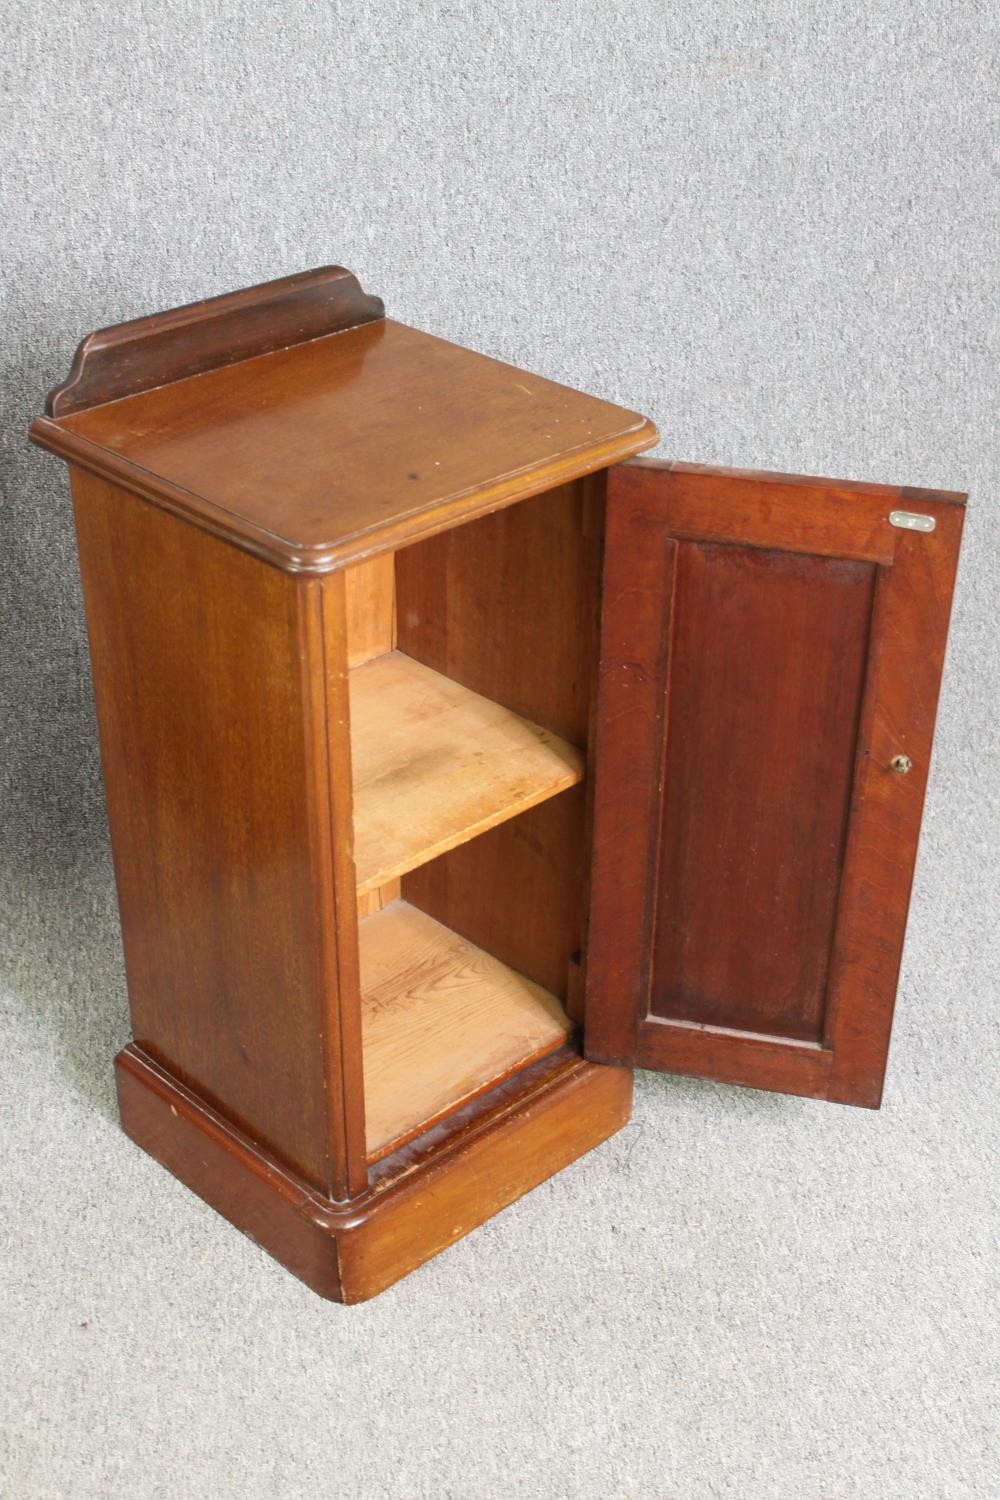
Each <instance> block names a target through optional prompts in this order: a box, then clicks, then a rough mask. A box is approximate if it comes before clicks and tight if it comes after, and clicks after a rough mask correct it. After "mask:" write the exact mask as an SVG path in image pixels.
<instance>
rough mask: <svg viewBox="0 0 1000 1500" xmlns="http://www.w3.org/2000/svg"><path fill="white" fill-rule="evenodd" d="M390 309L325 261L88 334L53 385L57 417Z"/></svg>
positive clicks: (51, 410) (51, 405)
mask: <svg viewBox="0 0 1000 1500" xmlns="http://www.w3.org/2000/svg"><path fill="white" fill-rule="evenodd" d="M383 314H384V308H383V306H382V303H381V302H380V301H379V299H378V298H377V297H368V296H366V295H365V293H364V292H363V291H362V290H361V287H360V286H359V284H358V282H357V279H356V278H355V277H354V276H352V275H351V273H350V271H345V270H344V267H343V266H320V267H318V268H317V269H316V270H314V271H300V272H299V273H298V274H297V275H295V276H285V277H282V278H281V280H279V281H266V282H264V283H263V284H262V285H260V286H253V287H247V288H246V289H245V290H244V291H239V292H227V293H225V294H224V295H223V296H221V297H208V298H206V299H205V300H204V301H202V302H193V303H190V304H189V305H188V306H187V307H177V308H173V309H171V311H169V312H162V313H154V314H153V315H152V316H151V317H147V318H137V319H136V320H135V321H134V322H131V323H118V324H116V325H115V327H113V328H101V329H99V330H98V331H97V332H96V333H91V334H88V335H87V337H86V338H85V339H84V340H83V342H82V343H81V344H80V346H79V347H78V349H77V351H76V354H75V355H74V357H73V366H72V369H71V370H70V374H69V377H68V379H67V380H65V381H64V382H63V384H62V385H57V386H56V387H55V388H54V389H53V390H51V391H50V392H49V396H48V399H47V401H46V403H45V410H46V413H47V414H48V415H49V416H50V417H66V416H69V415H71V414H72V413H73V412H77V411H85V410H86V409H87V408H88V407H92V406H99V405H102V404H103V403H104V402H106V401H120V400H122V399H123V398H125V397H127V396H133V395H136V394H138V393H139V392H140V391H146V390H149V389H151V388H152V387H156V386H164V385H169V384H171V383H172V382H174V381H177V380H185V379H188V378H190V377H191V376H193V375H201V374H203V373H204V372H205V371H206V370H212V369H216V368H218V367H219V366H221V365H229V364H233V363H235V362H237V361H239V360H242V359H249V358H250V357H252V356H254V355H258V354H265V353H269V352H271V351H272V350H274V349H285V348H289V347H290V346H292V345H294V344H301V343H304V342H305V341H306V340H308V339H314V338H318V337H319V336H320V335H322V334H331V333H339V332H343V330H344V329H345V328H354V327H357V326H358V325H359V324H361V323H368V322H371V321H372V320H373V319H376V318H381V317H382V316H383Z"/></svg>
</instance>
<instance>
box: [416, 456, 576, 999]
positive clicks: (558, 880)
mask: <svg viewBox="0 0 1000 1500" xmlns="http://www.w3.org/2000/svg"><path fill="white" fill-rule="evenodd" d="M602 520H603V476H601V475H597V476H593V477H590V478H587V479H583V480H578V481H575V482H574V483H572V484H567V485H562V486H560V487H559V488H558V489H554V490H550V491H548V492H547V493H545V494H543V495H538V496H536V497H535V498H534V499H532V500H527V501H525V502H524V503H523V504H521V505H516V506H512V507H511V508H509V509H507V510H503V511H498V512H497V513H496V514H494V515H490V516H485V517H482V518H480V519H479V520H476V521H470V522H468V523H467V524H466V525H464V526H461V527H457V528H455V529H454V530H452V531H448V532H445V533H443V534H442V535H440V536H436V537H432V538H430V539H429V540H427V541H423V542H419V543H417V544H416V545H415V546H412V547H408V548H406V549H405V550H403V551H401V552H398V553H397V554H396V622H397V623H396V628H397V641H398V646H399V649H400V650H401V651H405V652H406V653H407V654H408V655H410V656H413V657H416V658H417V660H418V661H422V662H424V663H426V665H428V666H430V667H433V668H434V669H435V670H436V671H438V672H443V673H444V674H445V675H446V676H448V677H452V678H454V679H455V680H457V681H458V682H460V683H462V684H463V685H464V686H466V687H469V688H471V689H473V690H474V691H475V692H478V693H482V694H483V695H484V696H486V697H488V698H492V699H494V700H495V701H496V702H498V703H502V704H503V705H504V706H505V707H506V708H509V709H511V710H512V711H513V712H515V713H518V714H523V715H524V717H525V718H527V719H530V720H532V721H533V722H534V723H536V724H540V725H542V726H543V727H544V728H546V729H550V730H553V731H555V733H557V734H559V735H562V736H563V737H564V738H565V739H567V740H569V741H570V742H571V743H573V744H575V745H578V746H581V747H585V746H586V745H587V739H588V731H589V717H590V703H591V693H592V688H593V684H594V679H595V675H596V655H597V617H598V607H599V598H598V590H599V574H600V552H601V529H602V525H601V523H602ZM586 813H587V796H586V792H585V789H584V788H583V787H574V788H572V789H570V790H569V791H564V792H560V793H559V795H558V796H556V797H553V798H552V799H550V800H549V801H547V802H544V803H541V804H540V805H539V806H537V807H535V808H533V809H531V810H530V811H527V812H524V813H521V814H520V815H519V816H517V817H515V818H512V819H510V821H508V822H504V823H501V824H500V825H498V826H497V827H496V828H493V829H491V830H490V831H489V832H487V833H483V834H480V835H479V836H478V837H477V838H475V839H472V840H470V841H469V842H468V843H466V844H463V845H461V846H460V847H459V848H457V849H453V850H452V851H451V852H450V853H448V854H445V855H444V856H442V857H441V858H440V859H436V860H434V861H433V862H432V863H430V864H428V865H425V866H423V867H421V868H420V869H418V870H414V871H412V872H411V873H410V874H408V875H405V876H404V877H403V895H404V897H405V899H406V900H407V901H410V902H411V903H412V904H413V905H415V906H417V907H419V908H420V909H421V910H422V911H425V912H427V913H428V914H429V915H430V916H433V917H435V918H437V920H438V921H439V922H444V923H445V924H446V925H447V926H449V927H452V928H454V930H455V931H456V932H459V933H461V934H462V935H463V937H467V938H468V939H469V940H470V941H471V942H474V943H476V944H478V946H479V947H481V948H484V949H485V950H486V951H487V952H488V953H492V954H494V955H495V956H496V957H497V958H500V959H502V961H503V962H504V963H506V964H509V965H510V966H511V967H512V968H514V969H517V970H518V972H519V973H522V974H526V975H527V976H528V977H529V978H530V979H533V980H534V981H535V982H536V983H537V984H541V985H544V986H545V988H546V989H548V990H551V991H552V993H553V994H556V995H558V996H559V997H560V998H562V999H565V998H566V995H567V978H568V971H569V965H570V961H571V958H572V956H573V955H574V954H576V953H578V951H579V949H580V947H581V945H582V942H583V915H584V914H583V903H584V884H585V861H586V842H585V841H586V833H585V827H586Z"/></svg>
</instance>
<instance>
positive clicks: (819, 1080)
mask: <svg viewBox="0 0 1000 1500" xmlns="http://www.w3.org/2000/svg"><path fill="white" fill-rule="evenodd" d="M964 499H965V497H964V496H962V495H954V494H947V493H941V492H936V491H924V490H907V489H893V488H889V487H887V486H878V485H867V484H849V483H837V482H836V481H833V480H827V479H808V478H801V477H798V476H794V475H784V474H752V473H741V472H736V471H727V470H720V469H707V468H700V467H695V466H691V465H683V464H665V463H659V462H656V461H655V460H641V459H640V460H637V461H634V462H631V463H628V464H621V465H617V466H616V467H614V468H613V469H611V470H610V471H609V475H608V507H607V533H606V552H605V570H604V589H603V604H602V625H601V635H602V640H601V667H600V683H599V692H598V717H597V734H596V747H595V752H596V753H595V757H594V760H595V773H594V774H595V784H594V857H593V878H592V893H591V911H590V925H589V940H588V964H587V1007H586V1023H585V1038H584V1041H585V1051H586V1055H587V1056H588V1057H590V1058H592V1059H594V1060H596V1061H603V1062H618V1063H627V1064H635V1065H637V1066H639V1067H645V1068H657V1069H661V1070H664V1071H669V1072H675V1073H687V1074H694V1075H697V1076H699V1077H705V1078H713V1079H717V1080H722V1081H727V1082H732V1083H741V1084H748V1085H752V1086H754V1087H757V1088H766V1089H776V1090H781V1091H783V1092H787V1093H792V1094H806V1095H810V1096H813V1097H818V1098H828V1099H835V1100H839V1101H841V1102H843V1103H850V1104H862V1105H868V1106H871V1107H873V1108H874V1107H877V1106H878V1104H879V1101H880V1098H881V1092H882V1079H883V1074H884V1071H885V1063H886V1056H887V1052H888V1046H889V1031H890V1026H891V1021H892V1010H893V1003H894V999H895V990H896V982H897V976H898V971H899V961H900V954H901V950H902V944H903V936H904V931H905V926H906V913H907V905H908V901H909V893H910V883H911V879H912V874H913V864H914V859H915V856H916V849H917V839H918V834H919V828H920V815H921V807H922V803H923V797H924V788H925V785H926V779H927V770H928V760H929V756H930V750H931V738H932V733H933V727H934V715H935V709H936V704H937V696H938V686H939V683H940V678H941V669H942V663H943V658H944V649H945V638H946V634H947V628H948V616H949V611H950V605H951V595H952V587H953V583H954V575H955V566H956V561H957V556H958V547H959V538H960V535H961V529H962V519H963V502H964Z"/></svg>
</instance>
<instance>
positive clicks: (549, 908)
mask: <svg viewBox="0 0 1000 1500" xmlns="http://www.w3.org/2000/svg"><path fill="white" fill-rule="evenodd" d="M584 801H585V793H584V788H583V787H582V786H575V787H571V788H570V789H569V791H566V792H560V793H559V795H558V796H557V797H552V798H550V799H549V801H548V802H542V803H540V804H539V805H538V807H533V808H531V809H530V810H529V811H528V812H523V813H521V814H519V816H518V817H516V818H511V819H510V820H509V821H508V822H506V823H500V824H498V825H497V827H496V828H491V829H490V830H489V832H488V833H482V834H480V835H479V836H478V838H474V839H470V840H469V842H468V843H467V844H461V845H459V847H458V848H457V849H452V850H451V851H450V853H448V854H444V855H442V856H441V858H440V859H435V860H432V861H431V863H430V864H426V865H421V867H420V869H418V870H413V871H411V872H410V874H409V875H404V876H403V882H402V889H403V896H404V897H405V899H406V900H407V901H409V902H410V904H411V905H412V906H417V907H419V908H420V910H421V911H424V912H427V914H428V915H429V916H432V917H435V918H436V919H437V920H438V921H439V922H443V923H444V924H445V926H446V927H451V928H452V929H453V930H454V931H455V932H458V933H460V934H461V935H462V937H464V938H468V939H469V941H470V942H472V943H475V944H476V946H477V947H479V948H484V949H485V950H486V952H487V953H492V954H493V956H494V957H495V958H499V959H501V960H502V961H503V962H504V963H505V964H509V965H510V967H511V968H512V969H516V970H517V971H518V973H519V974H525V975H527V977H528V978H529V979H533V980H534V981H535V983H536V984H540V985H542V986H544V988H545V989H547V990H549V991H551V993H552V994H553V995H558V996H559V998H560V999H561V1000H565V999H566V990H567V977H568V962H569V959H570V956H571V955H572V954H573V953H574V952H576V951H577V950H578V949H579V948H580V945H581V943H582V940H583V928H582V922H583V878H584V858H585V849H584Z"/></svg>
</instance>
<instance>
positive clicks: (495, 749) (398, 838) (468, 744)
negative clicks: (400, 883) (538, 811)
mask: <svg viewBox="0 0 1000 1500" xmlns="http://www.w3.org/2000/svg"><path fill="white" fill-rule="evenodd" d="M350 697H351V742H352V763H353V776H354V857H355V863H356V867H357V887H358V893H359V894H364V893H365V892H366V891H369V890H371V889H373V888H374V887H376V886H379V885H382V884H383V883H384V882H385V881H388V880H391V879H392V878H393V877H394V876H397V875H401V874H403V873H404V872H405V871H407V870H411V869H413V868H414V866H415V865H418V864H422V863H424V862H425V861H426V860H429V859H433V858H434V857H435V856H436V855H438V854H442V853H444V851H445V850H447V849H451V848H453V847H454V846H455V845H456V844H459V843H461V842H463V841H464V840H466V839H469V838H472V837H474V836H475V835H476V834H479V833H482V832H484V831H485V830H486V829H488V828H492V827H493V826H494V825H495V824H497V823H499V822H501V821H502V820H503V819H505V818H511V817H514V816H515V814H517V813H518V812H522V811H523V810H524V809H526V808H529V807H533V806H534V805H535V804H536V803H538V802H541V801H543V800H544V799H545V798H547V797H551V796H554V795H555V794H556V793H557V792H559V791H561V790H563V789H564V788H566V787H570V786H573V785H575V783H576V782H578V781H580V780H581V779H582V777H583V772H584V767H583V756H582V755H581V754H580V752H579V751H578V750H577V749H576V748H575V747H574V746H572V745H569V744H567V743H566V742H565V741H564V740H561V739H559V737H558V736H557V735H554V734H552V733H550V732H549V731H548V730H544V729H541V728H539V726H538V725H536V724H530V723H529V722H528V721H527V720H526V719H522V718H520V717H519V716H518V715H516V714H512V713H510V711H509V710H508V709H505V708H502V707H501V706H500V705H499V704H497V703H494V702H492V701H491V700H490V699H488V698H483V697H482V696H480V695H479V694H477V693H472V692H470V691H469V690H468V688H464V687H461V686H460V685H459V684H458V683H456V682H452V681H451V680H450V679H449V678H447V677H442V676H441V675H440V673H438V672H434V671H432V670H431V669H430V668H429V667H425V666H423V665H422V664H421V663H420V662H416V661H413V660H412V659H411V658H410V657H407V656H404V655H403V654H402V653H400V652H395V651H394V652H390V653H388V654H387V655H385V656H381V657H379V658H378V659H377V660H375V661H372V662H369V663H368V664H367V665H365V666H361V667H356V668H355V669H354V671H353V672H352V673H351V676H350Z"/></svg>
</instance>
